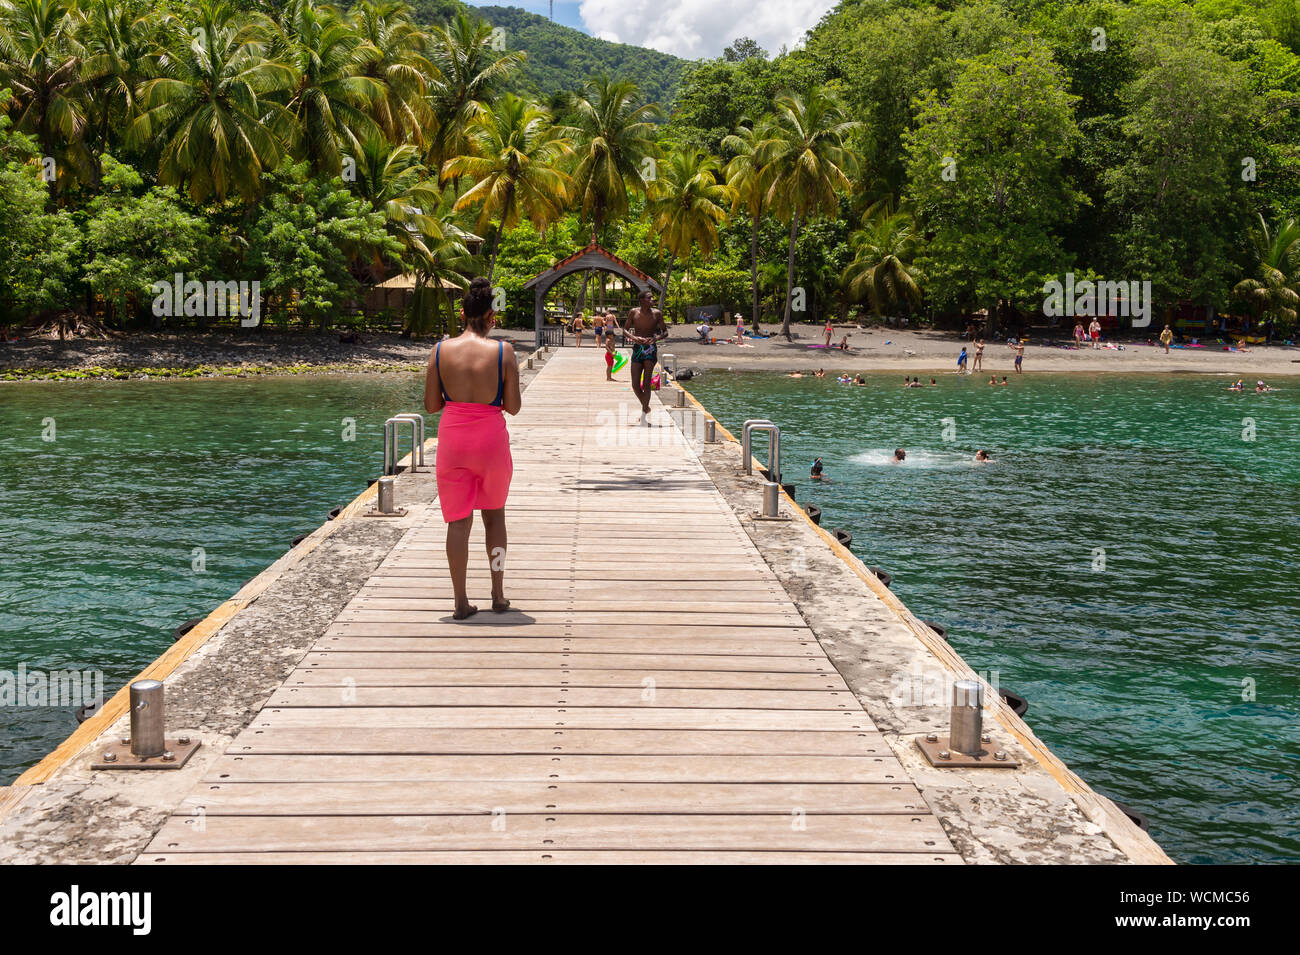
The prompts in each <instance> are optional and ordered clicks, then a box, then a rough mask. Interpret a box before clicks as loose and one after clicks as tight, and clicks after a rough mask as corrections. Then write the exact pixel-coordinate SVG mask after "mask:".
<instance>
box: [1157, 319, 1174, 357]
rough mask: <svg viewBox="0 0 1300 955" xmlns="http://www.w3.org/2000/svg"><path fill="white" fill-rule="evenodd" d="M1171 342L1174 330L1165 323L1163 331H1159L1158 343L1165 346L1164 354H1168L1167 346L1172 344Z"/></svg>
mask: <svg viewBox="0 0 1300 955" xmlns="http://www.w3.org/2000/svg"><path fill="white" fill-rule="evenodd" d="M1173 342H1174V330H1173V329H1172V328H1170V327H1169V326H1168V325H1166V326H1165V328H1164V331H1162V332H1161V333H1160V344H1162V345H1164V346H1165V354H1166V355H1168V354H1169V346H1170V345H1172V344H1173Z"/></svg>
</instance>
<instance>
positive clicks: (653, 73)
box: [411, 0, 690, 108]
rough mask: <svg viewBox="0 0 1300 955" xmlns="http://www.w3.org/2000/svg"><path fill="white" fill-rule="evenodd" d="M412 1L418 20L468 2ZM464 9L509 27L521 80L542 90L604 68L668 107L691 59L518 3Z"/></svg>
mask: <svg viewBox="0 0 1300 955" xmlns="http://www.w3.org/2000/svg"><path fill="white" fill-rule="evenodd" d="M411 7H412V9H413V10H414V11H415V20H416V22H417V23H421V24H429V23H438V22H440V21H443V20H445V19H447V17H448V16H450V15H451V14H452V12H454V11H455V10H456V9H457V8H460V7H464V5H463V4H460V3H458V2H457V0H413V2H412V3H411ZM464 9H466V10H468V11H469V12H470V13H472V14H477V15H478V16H481V17H483V19H485V20H487V21H488V22H490V23H491V24H492V25H493V26H496V27H501V28H502V29H503V30H505V31H506V44H507V46H508V47H509V48H510V49H513V50H523V51H524V52H526V53H527V54H528V61H527V63H526V64H525V65H524V69H523V73H522V76H521V77H520V82H519V85H520V86H521V87H523V88H526V89H528V90H530V91H532V92H535V93H538V94H540V95H542V96H549V95H550V94H552V93H555V92H558V91H560V90H578V89H581V87H582V82H583V80H585V79H586V78H587V77H588V76H590V75H591V74H592V73H601V72H604V73H608V74H609V75H610V76H615V77H618V78H619V79H628V80H632V81H633V82H635V83H636V84H637V85H638V86H640V87H641V91H642V93H643V94H644V96H645V97H646V98H647V99H650V100H654V101H656V102H658V103H660V104H662V105H663V106H664V107H665V108H667V107H668V106H670V105H671V104H672V101H673V97H674V96H676V94H677V88H678V86H679V84H680V83H681V78H682V73H683V71H684V70H685V69H686V67H687V66H689V65H690V61H689V60H683V59H680V58H678V57H675V56H671V55H670V54H667V53H660V52H658V51H657V50H647V49H645V48H643V47H639V46H631V45H629V44H626V43H610V42H609V41H607V40H598V39H596V38H595V37H591V36H588V35H587V34H585V33H583V32H582V31H581V30H574V29H573V28H571V27H566V26H561V25H560V24H558V23H552V22H551V21H550V20H548V19H546V17H542V16H538V15H537V14H535V13H529V12H528V11H526V10H521V9H519V8H518V7H464Z"/></svg>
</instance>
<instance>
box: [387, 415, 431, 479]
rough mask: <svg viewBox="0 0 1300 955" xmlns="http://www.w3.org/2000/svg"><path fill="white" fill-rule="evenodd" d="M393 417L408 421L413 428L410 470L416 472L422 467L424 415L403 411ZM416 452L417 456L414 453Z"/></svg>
mask: <svg viewBox="0 0 1300 955" xmlns="http://www.w3.org/2000/svg"><path fill="white" fill-rule="evenodd" d="M393 417H394V418H401V419H402V420H403V421H409V422H411V424H412V425H413V426H414V429H415V433H414V434H412V436H411V437H412V439H413V441H414V445H413V447H412V448H411V470H412V471H418V470H419V469H420V468H422V467H424V415H422V414H418V413H416V412H414V411H403V412H402V413H401V414H395V415H393ZM417 450H418V452H419V453H418V454H417V453H416V452H417ZM417 458H418V460H417Z"/></svg>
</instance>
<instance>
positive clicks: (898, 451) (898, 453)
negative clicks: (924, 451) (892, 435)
mask: <svg viewBox="0 0 1300 955" xmlns="http://www.w3.org/2000/svg"><path fill="white" fill-rule="evenodd" d="M906 460H907V452H906V451H904V450H903V449H902V448H895V449H894V456H893V457H892V458H890V459H889V463H890V464H902V463H903V462H904V461H906Z"/></svg>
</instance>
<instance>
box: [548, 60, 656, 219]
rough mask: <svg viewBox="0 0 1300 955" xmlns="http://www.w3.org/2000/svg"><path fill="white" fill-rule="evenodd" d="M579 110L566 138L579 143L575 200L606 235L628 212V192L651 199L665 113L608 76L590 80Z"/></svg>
mask: <svg viewBox="0 0 1300 955" xmlns="http://www.w3.org/2000/svg"><path fill="white" fill-rule="evenodd" d="M573 109H574V112H575V114H576V116H577V125H576V126H575V127H573V128H571V129H567V130H565V134H566V135H570V136H572V137H573V138H574V139H576V140H577V150H576V155H577V160H578V161H577V164H576V165H575V166H574V169H573V174H572V175H573V186H574V198H575V199H577V200H578V201H580V203H581V207H582V212H583V214H584V215H586V216H588V217H589V218H590V220H591V222H592V231H593V232H594V233H595V234H597V235H602V236H603V229H604V227H605V225H606V224H607V223H608V222H609V221H610V220H611V219H617V218H619V217H620V216H624V215H626V214H627V211H628V189H629V188H630V189H631V190H632V191H633V192H639V193H641V194H642V195H646V194H647V193H648V192H649V189H650V183H651V182H652V181H653V180H654V179H655V178H656V170H655V163H656V162H657V153H658V148H657V146H656V132H655V124H654V121H655V120H656V119H658V118H659V117H660V116H661V115H662V110H661V109H660V108H659V106H658V104H656V103H642V102H641V96H640V91H639V90H638V89H637V86H636V84H635V83H632V82H630V81H628V80H619V81H611V80H610V79H609V78H608V77H605V76H595V77H592V78H591V79H590V80H588V81H587V83H586V86H585V87H584V90H583V95H582V96H579V97H575V99H574V101H573Z"/></svg>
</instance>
